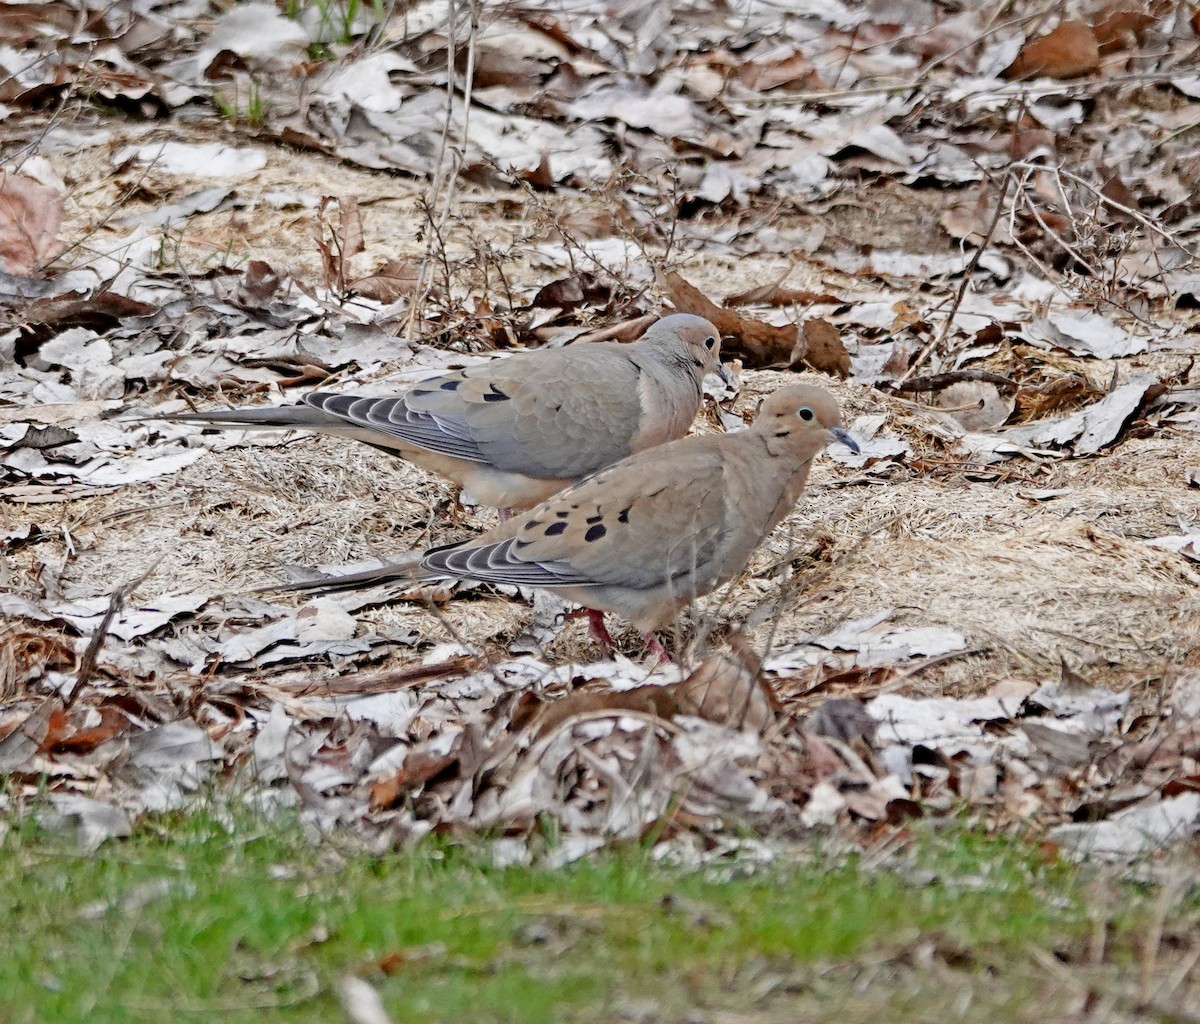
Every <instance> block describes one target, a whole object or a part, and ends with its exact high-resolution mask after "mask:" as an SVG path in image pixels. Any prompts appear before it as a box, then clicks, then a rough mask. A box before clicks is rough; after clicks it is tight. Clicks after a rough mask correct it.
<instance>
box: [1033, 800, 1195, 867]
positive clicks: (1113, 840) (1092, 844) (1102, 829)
mask: <svg viewBox="0 0 1200 1024" xmlns="http://www.w3.org/2000/svg"><path fill="white" fill-rule="evenodd" d="M1198 825H1200V793H1180V794H1178V795H1177V796H1172V797H1167V798H1166V799H1165V800H1160V801H1156V802H1154V803H1147V804H1140V805H1137V806H1135V807H1130V808H1128V809H1126V810H1123V811H1120V812H1119V813H1117V814H1114V815H1113V816H1112V817H1111V818H1109V819H1108V820H1107V821H1097V822H1088V823H1082V822H1080V823H1076V822H1070V823H1068V824H1064V825H1057V826H1055V827H1054V828H1052V829H1050V831H1049V833H1048V836H1047V838H1048V839H1049V840H1050V841H1051V842H1052V843H1057V844H1058V845H1059V846H1061V847H1063V848H1064V849H1065V850H1066V851H1067V852H1068V853H1070V854H1071V855H1072V856H1074V857H1076V858H1078V859H1087V858H1092V857H1095V858H1098V859H1100V860H1130V859H1132V858H1134V857H1137V856H1140V855H1142V854H1145V853H1150V852H1152V851H1154V850H1160V849H1162V848H1163V847H1166V846H1169V845H1170V844H1172V843H1177V842H1181V841H1183V840H1185V839H1188V838H1190V837H1191V836H1193V835H1194V834H1195V832H1196V828H1197V826H1198Z"/></svg>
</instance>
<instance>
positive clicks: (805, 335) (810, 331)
mask: <svg viewBox="0 0 1200 1024" xmlns="http://www.w3.org/2000/svg"><path fill="white" fill-rule="evenodd" d="M797 363H804V364H805V365H807V366H811V367H812V368H813V369H814V370H820V371H821V372H822V373H827V374H829V375H830V376H831V377H841V378H842V379H843V380H844V379H845V378H847V377H849V376H850V353H849V352H847V351H846V346H845V345H844V344H842V335H841V332H840V331H839V330H838V329H837V328H836V327H834V326H833V324H831V323H830V322H829V321H828V320H822V319H820V318H819V317H818V318H814V319H812V320H805V321H804V323H803V324H802V325H801V327H800V337H799V338H797V339H796V345H795V347H794V348H793V349H792V354H791V358H790V359H789V364H790V365H791V366H795V365H796V364H797Z"/></svg>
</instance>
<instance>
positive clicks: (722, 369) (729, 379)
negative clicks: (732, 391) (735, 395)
mask: <svg viewBox="0 0 1200 1024" xmlns="http://www.w3.org/2000/svg"><path fill="white" fill-rule="evenodd" d="M717 376H718V377H720V378H721V381H722V383H724V385H725V386H726V387H727V388H731V387H733V374H731V373H730V372H729V368H728V367H727V366H726V365H725V364H724V363H722V362H721V361H720V360H718V361H717Z"/></svg>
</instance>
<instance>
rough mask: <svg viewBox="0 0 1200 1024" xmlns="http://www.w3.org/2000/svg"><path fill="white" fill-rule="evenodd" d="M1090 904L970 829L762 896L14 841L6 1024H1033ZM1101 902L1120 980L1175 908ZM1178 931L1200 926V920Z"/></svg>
mask: <svg viewBox="0 0 1200 1024" xmlns="http://www.w3.org/2000/svg"><path fill="white" fill-rule="evenodd" d="M1095 884H1097V883H1095V882H1089V881H1085V880H1084V877H1083V876H1081V874H1080V872H1079V871H1078V870H1077V869H1074V868H1070V867H1066V866H1062V865H1048V864H1046V863H1045V862H1044V860H1043V859H1042V858H1041V857H1039V856H1038V852H1037V850H1036V849H1035V848H1033V847H1029V846H1027V845H1024V844H1021V843H1014V842H1009V841H1003V840H990V839H983V838H981V837H979V836H977V835H974V834H972V833H970V832H968V831H958V830H955V831H952V832H948V833H933V832H930V833H928V834H923V835H921V836H920V837H919V838H918V839H917V840H916V841H915V843H914V844H913V846H912V847H911V849H910V851H909V852H908V853H907V854H906V855H905V857H904V863H903V865H902V866H901V867H893V868H889V869H878V870H871V871H867V870H865V869H864V868H863V867H862V866H861V865H859V864H858V863H856V862H855V861H853V860H852V861H850V862H846V863H840V864H830V863H825V864H820V863H807V864H798V863H797V864H791V865H788V866H773V867H771V868H769V869H767V870H763V871H760V872H757V873H749V874H747V873H744V872H742V871H741V870H739V868H738V866H737V865H733V866H725V867H722V868H721V869H719V870H718V869H706V870H703V871H682V870H679V869H674V868H670V867H667V866H664V865H661V864H658V863H656V862H654V861H653V860H652V859H651V858H650V856H649V855H648V853H647V852H646V851H644V850H640V849H633V850H623V851H615V852H608V853H605V854H602V855H600V856H597V857H594V858H591V859H588V860H586V861H583V862H580V863H576V864H574V865H571V866H569V867H566V868H562V869H559V870H555V871H550V870H545V869H537V868H535V869H529V868H494V867H491V866H489V865H488V864H487V861H486V859H485V858H484V857H483V856H482V854H481V853H480V852H478V851H470V850H463V849H455V848H452V847H448V846H445V845H440V844H438V843H435V842H427V843H424V844H421V845H420V846H418V847H417V848H416V849H413V850H408V851H405V852H401V853H396V854H392V855H388V856H384V857H372V856H366V855H362V854H348V853H344V852H338V851H337V850H335V849H332V848H330V847H321V848H314V847H312V846H310V845H309V844H308V843H306V842H305V841H304V839H303V838H302V836H301V834H300V832H299V829H298V828H295V827H293V826H289V825H279V824H274V825H264V824H262V823H261V822H256V823H243V824H241V825H239V826H238V827H237V828H236V829H234V830H232V831H230V830H228V829H227V828H226V827H224V826H222V825H220V824H218V823H217V822H216V821H214V820H213V819H211V818H209V817H205V816H200V815H194V816H190V817H187V818H182V819H179V820H175V821H170V822H159V823H157V824H156V825H153V826H148V827H143V828H142V829H141V830H140V831H139V832H138V834H137V835H135V836H134V837H133V838H132V839H130V840H128V841H125V842H122V843H110V844H108V845H106V846H105V847H104V848H103V849H102V850H101V851H100V853H98V854H95V855H83V854H79V853H77V852H74V851H72V849H71V848H69V847H67V846H65V845H62V844H61V843H59V842H57V841H55V840H53V839H51V838H48V837H47V836H45V835H44V834H40V833H39V832H38V831H37V830H36V829H35V828H33V827H32V826H25V825H21V826H17V827H15V828H14V829H13V830H12V831H11V832H10V833H9V834H8V836H7V837H6V838H5V840H4V842H3V847H2V848H0V915H2V917H3V920H4V921H5V923H6V931H7V933H8V941H7V943H6V946H7V953H6V955H5V956H4V957H0V1021H2V1022H4V1024H8V1022H25V1021H28V1022H33V1021H51V1020H53V1021H56V1022H71V1021H84V1020H86V1021H89V1022H94V1024H101V1022H108V1021H112V1022H114V1024H115V1022H118V1021H120V1022H128V1021H160V1020H164V1019H166V1020H172V1021H178V1020H188V1019H192V1018H195V1019H218V1020H221V1021H223V1022H241V1021H246V1022H251V1021H253V1022H255V1024H269V1022H275V1021H314V1022H315V1021H322V1022H328V1021H331V1020H343V1019H344V1015H343V1014H342V1012H341V1010H340V1009H339V1008H338V1005H337V999H336V984H337V980H338V979H339V978H340V977H341V976H342V975H343V974H345V973H347V972H356V973H358V974H360V975H361V976H363V977H365V978H367V979H368V980H370V981H371V982H372V983H373V984H375V985H376V986H377V987H378V988H379V991H380V994H381V995H382V997H383V1000H384V1003H385V1005H386V1006H387V1007H388V1010H389V1011H390V1012H391V1014H392V1016H393V1019H394V1020H396V1021H417V1022H433V1021H471V1022H485V1021H512V1022H517V1021H520V1022H523V1024H536V1022H550V1021H563V1020H578V1021H595V1020H607V1019H614V1020H625V1019H646V1020H656V1021H657V1020H679V1021H685V1020H687V1021H692V1020H701V1019H705V1020H707V1019H710V1017H709V1015H710V1014H711V1015H715V1016H713V1017H712V1018H711V1019H714V1020H719V1019H723V1018H722V1017H721V1014H723V1013H724V1012H726V1011H731V1010H734V1009H736V1010H737V1011H738V1012H739V1014H741V1016H739V1017H738V1019H739V1020H749V1021H759V1020H761V1021H774V1020H780V1021H783V1020H794V1019H797V1018H798V1015H804V1014H809V1015H812V1014H817V1015H819V1016H824V1015H826V1014H829V1013H834V1012H836V1013H837V1014H838V1015H839V1018H840V1019H841V1020H845V1021H854V1020H863V1021H869V1020H878V1019H880V1017H879V1014H880V1013H884V1014H885V1015H886V1019H887V1020H888V1021H905V1020H914V1021H915V1020H924V1019H928V1018H929V1015H930V1014H931V1013H932V1012H952V1011H953V1008H954V1006H955V1005H957V1004H958V1003H957V1002H956V1001H958V1002H961V1001H962V1000H964V999H966V1000H967V1001H968V1002H969V1003H970V1005H971V1006H972V1007H973V1012H974V1013H978V1011H980V1010H981V1009H984V1008H988V1009H990V1010H992V1011H993V1012H998V1011H999V1010H1001V1009H1003V1010H1004V1011H1005V1013H1006V1014H1007V1017H1006V1019H1010V1020H1019V1019H1023V1018H1024V1016H1026V1015H1028V1016H1029V1017H1030V1019H1034V1018H1037V1019H1039V1020H1040V1019H1045V1017H1046V1015H1047V1013H1048V1011H1049V1010H1052V1009H1053V1008H1054V1005H1056V1004H1057V1003H1058V1002H1062V1001H1063V1000H1069V999H1070V998H1071V995H1072V991H1073V990H1072V985H1071V983H1070V982H1069V980H1064V978H1063V977H1059V976H1057V975H1056V974H1055V973H1054V972H1053V971H1050V972H1049V973H1048V972H1047V969H1046V965H1045V957H1050V958H1052V959H1054V960H1056V961H1057V962H1059V963H1062V964H1064V966H1063V968H1062V969H1063V972H1064V973H1069V971H1070V969H1071V968H1070V965H1071V964H1072V962H1074V961H1075V960H1077V959H1080V958H1083V957H1084V952H1083V951H1085V950H1087V949H1091V948H1092V947H1093V946H1094V945H1095V937H1096V933H1097V916H1096V892H1095V889H1094V886H1095ZM1106 898H1107V899H1108V901H1109V902H1108V903H1107V905H1105V907H1104V909H1105V913H1106V915H1109V916H1111V917H1112V919H1111V920H1107V921H1102V922H1101V923H1100V927H1101V929H1102V930H1103V932H1104V934H1105V936H1106V937H1107V941H1106V943H1105V945H1104V951H1103V953H1102V957H1103V958H1104V961H1105V964H1101V965H1099V966H1100V967H1101V968H1103V969H1105V970H1108V971H1109V973H1110V974H1112V975H1113V976H1114V977H1115V976H1116V975H1117V974H1124V973H1128V969H1129V968H1130V965H1131V964H1133V961H1134V959H1135V957H1134V954H1133V952H1130V951H1129V950H1131V948H1132V947H1130V946H1129V944H1128V943H1126V944H1125V948H1126V951H1127V955H1125V954H1122V953H1121V949H1122V943H1121V936H1124V935H1127V934H1135V933H1136V932H1137V931H1138V930H1139V929H1141V928H1143V927H1144V924H1145V922H1146V921H1147V920H1149V919H1150V917H1151V916H1152V915H1153V913H1154V912H1155V911H1154V907H1155V906H1156V905H1157V904H1155V901H1154V896H1153V894H1147V895H1145V896H1143V895H1142V894H1139V893H1138V892H1137V891H1135V890H1132V889H1130V888H1128V887H1125V888H1124V889H1123V890H1122V891H1121V892H1120V893H1116V892H1115V891H1110V892H1108V893H1107V894H1106ZM1160 902H1161V901H1160ZM1172 915H1173V916H1172V920H1174V919H1175V917H1177V916H1179V917H1180V920H1181V923H1180V927H1188V926H1190V927H1192V928H1194V927H1195V925H1196V919H1197V916H1198V915H1197V908H1196V906H1195V902H1194V901H1193V902H1192V903H1190V904H1189V903H1186V901H1185V902H1184V903H1181V904H1180V905H1179V906H1177V907H1174V908H1172ZM1031 951H1042V954H1041V958H1040V959H1039V956H1035V955H1032V954H1031ZM1122 958H1123V961H1124V962H1122ZM1105 965H1107V966H1105ZM1093 973H1094V972H1093ZM1135 973H1136V972H1135Z"/></svg>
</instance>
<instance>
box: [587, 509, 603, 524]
mask: <svg viewBox="0 0 1200 1024" xmlns="http://www.w3.org/2000/svg"><path fill="white" fill-rule="evenodd" d="M603 518H604V513H603V512H597V513H596V514H595V515H594V516H588V518H587V521H588V525H589V526H590V525H591V524H592V523H598V522H600V521H601V520H602V519H603Z"/></svg>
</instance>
